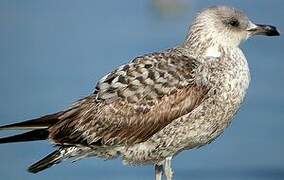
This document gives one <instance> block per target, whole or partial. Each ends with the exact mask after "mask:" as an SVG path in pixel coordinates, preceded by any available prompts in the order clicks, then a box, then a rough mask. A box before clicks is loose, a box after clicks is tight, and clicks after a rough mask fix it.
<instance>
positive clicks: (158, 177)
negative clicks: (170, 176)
mask: <svg viewBox="0 0 284 180" xmlns="http://www.w3.org/2000/svg"><path fill="white" fill-rule="evenodd" d="M155 175H156V180H162V175H163V165H158V164H155Z"/></svg>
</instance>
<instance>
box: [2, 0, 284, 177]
mask: <svg viewBox="0 0 284 180" xmlns="http://www.w3.org/2000/svg"><path fill="white" fill-rule="evenodd" d="M176 1H177V3H178V4H177V5H173V6H175V7H174V8H172V7H173V6H172V5H170V6H169V7H168V6H167V5H165V6H164V5H161V4H159V2H157V1H152V0H143V1H142V0H140V1H138V0H136V1H135V0H124V1H116V0H112V1H111V0H104V1H92V0H82V1H76V0H60V1H59V0H49V1H44V0H25V1H21V0H1V1H0V102H1V103H0V124H6V123H12V122H16V121H21V120H25V119H30V118H35V117H38V116H41V115H44V114H48V113H52V112H56V111H59V110H61V109H64V108H66V107H68V106H69V105H70V104H71V103H73V102H74V101H76V100H77V99H79V98H82V97H84V96H86V95H88V94H90V93H91V92H92V91H93V90H94V86H95V83H96V81H97V80H98V79H99V78H101V77H102V76H103V75H104V74H106V73H107V72H109V71H110V70H112V69H113V68H115V67H116V66H118V65H120V64H123V63H125V62H128V61H130V60H131V59H133V58H134V57H136V56H138V55H142V54H145V53H148V52H153V51H160V50H163V49H166V48H169V47H173V46H176V45H178V44H179V43H181V42H183V40H184V37H185V35H186V33H187V30H188V27H189V24H190V23H191V21H192V17H193V16H194V14H196V12H198V11H199V10H200V9H203V8H206V7H208V6H211V5H220V4H226V5H231V6H234V7H236V8H239V9H242V10H244V11H245V12H246V13H247V14H248V16H249V17H250V18H251V19H252V20H253V21H254V22H257V23H268V24H273V25H275V26H277V27H278V28H279V29H280V31H281V30H282V31H284V19H283V18H284V10H283V7H284V1H282V0H273V1H272V0H271V1H268V0H250V1H238V0H233V1H222V0H216V1H209V0H200V1H199V0H191V1H185V0H179V1H178V0H176ZM179 3H180V4H179ZM242 48H243V50H244V52H245V54H246V56H247V59H248V61H249V64H250V68H251V75H252V82H251V85H250V89H249V92H248V96H247V98H246V100H245V103H244V104H243V106H242V109H241V110H240V112H239V113H238V115H237V116H236V118H235V121H234V122H233V124H232V126H231V127H230V128H228V129H227V130H226V131H225V134H224V135H223V136H221V137H220V138H219V139H218V140H217V141H216V142H214V143H212V144H210V145H208V146H206V147H203V148H200V149H197V150H191V151H186V152H183V153H181V154H180V155H178V156H177V157H176V158H175V159H174V161H173V163H174V169H175V173H176V179H180V180H181V179H186V180H187V179H192V180H193V179H194V180H237V179H238V180H239V179H240V180H258V179H267V180H268V179H270V180H278V179H279V180H280V179H284V83H283V82H284V38H283V36H282V37H272V38H268V37H256V38H253V39H250V40H249V41H248V42H246V43H245V44H244V45H243V46H242ZM11 133H13V132H1V134H0V135H1V136H4V135H9V134H11ZM52 149H53V147H52V146H51V145H50V144H48V143H47V142H31V143H19V144H4V145H1V146H0V179H1V180H38V179H41V180H51V179H52V180H62V179H64V180H79V179H80V180H81V179H82V180H94V179H96V180H103V179H117V180H135V179H137V180H145V179H153V167H151V166H144V167H128V166H124V165H122V164H121V162H120V160H114V161H103V160H100V159H97V158H90V159H86V160H82V161H79V162H76V163H70V162H65V163H62V164H61V165H58V166H56V167H54V168H50V169H49V170H48V171H45V172H43V173H40V174H38V175H33V174H30V173H28V172H26V168H27V166H28V165H30V164H31V163H33V162H35V161H37V160H39V159H40V158H41V157H42V156H44V155H46V154H47V153H49V152H51V151H52Z"/></svg>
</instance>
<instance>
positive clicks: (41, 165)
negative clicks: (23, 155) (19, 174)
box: [28, 150, 64, 173]
mask: <svg viewBox="0 0 284 180" xmlns="http://www.w3.org/2000/svg"><path fill="white" fill-rule="evenodd" d="M63 159H64V154H62V152H61V151H60V150H56V151H54V152H52V153H51V154H49V155H47V156H46V157H45V158H43V159H42V160H40V161H38V162H36V163H35V164H33V165H31V166H30V167H29V168H28V171H29V172H31V173H38V172H40V171H42V170H45V169H47V168H49V167H51V166H53V165H55V164H58V163H60V162H61V161H62V160H63Z"/></svg>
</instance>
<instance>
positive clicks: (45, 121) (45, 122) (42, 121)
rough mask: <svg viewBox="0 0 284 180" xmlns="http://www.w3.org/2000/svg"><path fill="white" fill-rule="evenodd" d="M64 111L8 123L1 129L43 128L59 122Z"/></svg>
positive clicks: (0, 128)
mask: <svg viewBox="0 0 284 180" xmlns="http://www.w3.org/2000/svg"><path fill="white" fill-rule="evenodd" d="M60 114H62V112H59V113H54V114H50V115H46V116H43V117H40V118H36V119H31V120H27V121H23V122H19V123H14V124H8V125H4V126H1V127H0V130H17V129H20V130H24V129H43V128H48V127H49V126H51V125H53V124H55V123H57V122H58V120H59V119H58V116H59V115H60Z"/></svg>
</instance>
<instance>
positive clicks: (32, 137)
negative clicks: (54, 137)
mask: <svg viewBox="0 0 284 180" xmlns="http://www.w3.org/2000/svg"><path fill="white" fill-rule="evenodd" d="M48 134H49V132H48V130H47V129H36V130H32V131H29V132H26V133H22V134H17V135H14V136H9V137H4V138H0V144H4V143H13V142H25V141H38V140H45V139H47V138H48Z"/></svg>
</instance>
